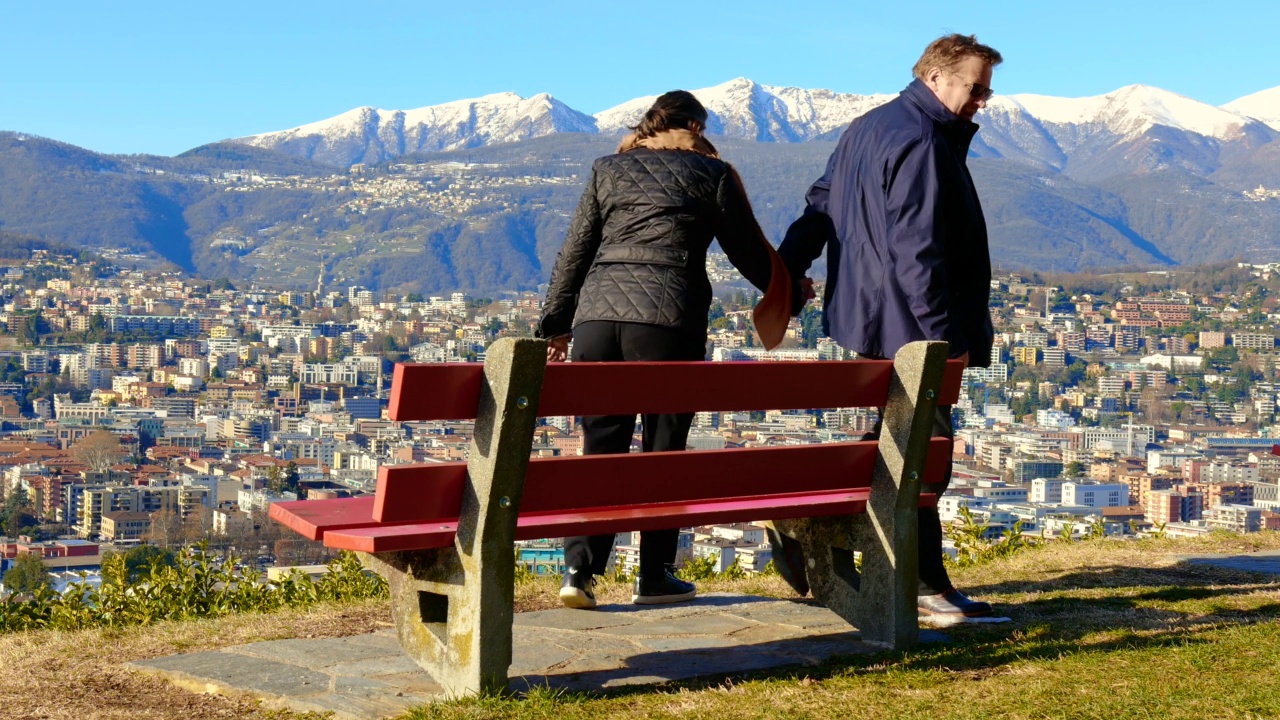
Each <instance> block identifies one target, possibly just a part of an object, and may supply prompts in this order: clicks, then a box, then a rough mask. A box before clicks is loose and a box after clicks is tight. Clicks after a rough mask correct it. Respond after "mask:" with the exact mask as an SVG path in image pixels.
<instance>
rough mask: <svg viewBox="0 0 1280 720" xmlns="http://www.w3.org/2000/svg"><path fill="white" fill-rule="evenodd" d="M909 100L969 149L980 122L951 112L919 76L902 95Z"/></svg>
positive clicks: (946, 132)
mask: <svg viewBox="0 0 1280 720" xmlns="http://www.w3.org/2000/svg"><path fill="white" fill-rule="evenodd" d="M901 97H903V98H904V99H906V101H907V102H909V103H911V104H912V105H914V106H916V107H917V108H919V109H920V112H922V113H924V114H925V115H927V116H929V118H930V119H931V120H933V121H934V122H935V123H937V124H938V125H939V126H941V128H942V131H943V133H944V134H945V135H946V136H947V137H948V138H949V139H950V140H951V141H952V142H956V143H959V144H961V145H962V146H963V147H964V149H965V151H966V152H967V151H968V149H969V142H970V141H972V140H973V136H974V135H976V134H977V132H978V124H977V123H975V122H973V121H972V120H965V119H964V118H962V117H960V116H959V115H957V114H955V113H953V112H951V110H950V109H949V108H947V106H946V105H943V104H942V101H941V100H939V99H938V96H937V95H934V94H933V91H932V90H930V89H929V86H928V85H925V84H924V81H923V80H920V79H919V78H917V79H915V80H912V81H911V84H910V85H908V86H907V87H906V89H905V90H903V91H902V95H901Z"/></svg>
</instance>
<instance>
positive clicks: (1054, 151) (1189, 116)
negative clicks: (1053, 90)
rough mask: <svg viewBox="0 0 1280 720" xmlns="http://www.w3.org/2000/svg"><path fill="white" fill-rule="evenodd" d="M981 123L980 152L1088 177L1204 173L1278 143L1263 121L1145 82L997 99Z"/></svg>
mask: <svg viewBox="0 0 1280 720" xmlns="http://www.w3.org/2000/svg"><path fill="white" fill-rule="evenodd" d="M977 121H978V123H979V124H980V125H981V126H982V131H981V132H980V133H979V135H978V138H977V139H976V140H975V142H974V151H975V152H976V153H977V154H978V155H982V156H988V157H1007V158H1010V159H1014V160H1019V161H1021V162H1025V163H1028V164H1031V165H1034V166H1040V167H1044V168H1046V169H1052V170H1056V171H1062V172H1065V173H1067V174H1069V175H1071V176H1073V177H1077V178H1091V179H1101V178H1104V177H1109V176H1113V175H1117V174H1122V173H1129V172H1151V171H1155V170H1159V169H1161V168H1181V169H1184V170H1187V171H1190V172H1193V173H1195V174H1206V173H1210V172H1213V171H1215V170H1216V169H1217V167H1218V166H1219V165H1220V162H1221V159H1222V154H1223V153H1224V152H1227V153H1228V154H1229V153H1231V152H1233V151H1234V149H1235V148H1237V147H1246V148H1248V147H1257V146H1260V145H1263V144H1267V143H1270V142H1271V141H1273V140H1276V139H1280V133H1277V132H1276V131H1275V130H1273V129H1272V128H1270V127H1268V126H1267V125H1265V124H1263V123H1262V122H1260V121H1258V120H1255V119H1253V118H1250V117H1246V116H1244V115H1242V114H1240V113H1237V112H1232V111H1231V110H1226V109H1222V108H1217V107H1214V106H1212V105H1208V104H1205V103H1202V102H1199V101H1196V100H1192V99H1191V98H1188V97H1185V96H1182V95H1178V94H1176V93H1171V92H1168V91H1166V90H1161V89H1160V88H1154V87H1150V86H1145V85H1131V86H1128V87H1124V88H1120V89H1119V90H1116V91H1114V92H1110V93H1107V94H1105V95H1098V96H1095V97H1085V98H1060V97H1050V96H1045V95H1021V94H1019V95H1009V96H999V95H997V96H996V97H994V98H992V100H991V102H990V104H989V105H988V107H987V109H986V110H985V111H983V112H982V113H981V114H980V115H979V116H978V118H977Z"/></svg>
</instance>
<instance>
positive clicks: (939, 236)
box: [778, 80, 992, 367]
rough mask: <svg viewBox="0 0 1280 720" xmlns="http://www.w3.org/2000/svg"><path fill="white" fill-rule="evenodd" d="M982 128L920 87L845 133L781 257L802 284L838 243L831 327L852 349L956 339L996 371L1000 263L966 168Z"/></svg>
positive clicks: (883, 349)
mask: <svg viewBox="0 0 1280 720" xmlns="http://www.w3.org/2000/svg"><path fill="white" fill-rule="evenodd" d="M977 131H978V126H977V125H976V124H974V123H973V122H970V121H969V120H965V119H964V118H961V117H960V116H958V115H956V114H954V113H952V112H951V111H950V110H948V109H947V108H946V106H944V105H943V104H942V102H941V101H939V100H938V98H937V96H935V95H934V94H933V92H932V91H931V90H929V88H928V87H927V86H926V85H925V84H924V83H923V82H921V81H919V80H916V81H914V82H912V83H911V84H910V85H908V86H907V88H906V89H905V90H903V91H902V94H901V95H899V96H898V97H897V98H895V99H893V100H891V101H890V102H888V103H886V104H884V105H882V106H880V107H878V108H876V109H874V110H872V111H871V112H869V113H867V114H865V115H863V116H861V117H859V118H857V119H856V120H854V121H853V122H852V123H850V124H849V127H848V129H846V130H845V131H844V133H843V134H842V135H841V136H840V142H839V144H838V145H837V146H836V150H835V152H834V153H832V154H831V159H830V160H829V161H828V162H827V169H826V172H825V173H824V174H823V176H822V177H821V178H819V179H818V181H817V182H815V183H814V184H813V186H812V187H811V188H809V193H808V195H807V196H806V200H807V201H808V206H807V207H806V208H805V213H804V215H803V216H802V217H801V218H800V219H799V220H797V221H796V222H795V223H793V224H792V226H791V227H790V229H788V230H787V235H786V237H785V238H784V240H783V242H782V246H781V247H779V248H778V252H779V253H780V254H781V255H782V258H783V261H784V262H786V263H787V267H788V269H790V270H791V272H792V274H793V275H794V276H796V277H797V278H798V277H801V276H803V275H804V274H805V273H806V272H807V271H808V269H809V266H810V265H811V264H812V263H813V261H814V259H816V258H817V257H818V256H819V255H821V254H822V250H823V248H824V247H826V248H827V286H826V292H825V295H824V298H823V302H824V309H825V313H824V316H823V329H824V330H825V332H826V334H827V335H828V336H829V337H831V338H832V339H833V340H835V341H836V342H837V343H839V344H840V345H841V346H842V347H844V348H846V349H848V350H853V351H856V352H857V353H859V354H861V355H867V356H871V357H881V358H884V357H888V358H891V357H893V355H894V353H896V352H897V351H898V349H899V348H901V347H902V346H903V345H905V344H907V343H909V342H912V341H915V340H946V341H947V342H949V343H951V355H952V356H953V357H954V356H958V355H960V354H962V353H965V352H967V353H969V363H970V364H971V365H974V366H978V367H986V366H987V365H988V364H990V356H991V342H992V328H991V314H990V311H989V310H988V302H989V300H990V292H991V256H990V253H989V252H988V250H987V226H986V221H985V220H984V219H983V217H982V206H981V205H980V204H979V203H978V194H977V192H976V191H975V190H974V187H973V178H972V177H971V176H970V175H969V168H968V166H967V165H965V158H966V157H967V155H968V153H969V143H970V142H971V141H972V140H973V136H974V134H975V133H977ZM793 284H794V285H795V286H797V287H798V286H799V283H798V282H796V283H793ZM798 302H799V300H798V299H797V304H798Z"/></svg>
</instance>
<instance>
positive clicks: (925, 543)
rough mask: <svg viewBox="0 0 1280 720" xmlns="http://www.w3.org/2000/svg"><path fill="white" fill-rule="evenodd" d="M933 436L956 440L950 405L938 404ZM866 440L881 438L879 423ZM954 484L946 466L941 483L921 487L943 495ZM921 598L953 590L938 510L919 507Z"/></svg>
mask: <svg viewBox="0 0 1280 720" xmlns="http://www.w3.org/2000/svg"><path fill="white" fill-rule="evenodd" d="M933 436H934V437H945V438H953V439H954V438H955V436H956V431H955V428H954V427H953V426H952V425H951V406H950V405H939V406H938V409H937V410H936V411H935V415H934V418H933ZM862 439H863V440H879V439H880V422H879V421H877V422H876V426H875V427H874V428H873V429H872V430H871V432H869V433H867V434H866V435H864V436H862ZM949 485H951V463H947V473H946V475H945V476H944V477H943V480H942V482H938V483H929V484H926V485H921V486H920V492H932V493H937V494H939V495H941V494H942V493H944V492H946V490H947V487H948V486H949ZM919 523H920V589H919V594H920V595H936V594H938V593H940V592H945V591H947V590H949V589H951V577H950V576H949V575H947V566H946V565H944V564H943V563H942V521H941V519H939V517H938V508H936V507H931V508H920V520H919Z"/></svg>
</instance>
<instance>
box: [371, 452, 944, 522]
mask: <svg viewBox="0 0 1280 720" xmlns="http://www.w3.org/2000/svg"><path fill="white" fill-rule="evenodd" d="M951 450H952V443H951V441H950V440H947V439H946V438H935V439H934V440H933V441H932V443H931V445H930V448H929V457H928V459H927V462H926V467H925V472H924V482H926V483H928V482H938V481H940V480H941V479H942V476H943V473H945V471H946V468H947V465H949V464H950V462H951ZM876 453H877V443H876V442H875V441H859V442H850V443H831V444H825V445H802V446H790V447H762V448H744V449H740V450H687V451H683V452H662V453H628V454H621V455H589V456H574V457H558V458H534V459H532V460H530V461H529V468H528V470H527V472H526V474H525V485H524V495H523V497H522V499H521V501H520V513H521V515H524V514H530V513H543V512H564V511H570V510H574V509H590V508H602V507H618V506H632V505H647V504H653V503H675V502H689V501H695V500H708V501H713V500H718V499H724V498H745V497H755V496H762V495H776V494H783V493H801V492H823V491H830V490H841V489H853V488H864V487H867V486H869V485H870V482H871V476H872V469H873V467H874V465H875V461H876ZM465 484H466V464H465V463H425V464H418V465H389V466H384V467H383V468H382V469H381V470H380V471H379V474H378V490H377V495H376V500H375V501H374V507H373V518H374V519H375V520H377V521H379V522H419V521H429V520H439V519H448V518H457V517H458V510H459V508H460V507H461V505H462V493H463V488H464V486H465Z"/></svg>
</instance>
